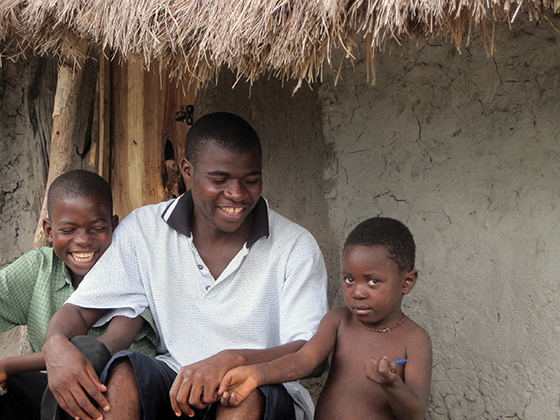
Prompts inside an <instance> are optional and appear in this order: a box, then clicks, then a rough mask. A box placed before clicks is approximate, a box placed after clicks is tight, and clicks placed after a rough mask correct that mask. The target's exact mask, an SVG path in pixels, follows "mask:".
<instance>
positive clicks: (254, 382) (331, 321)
mask: <svg viewBox="0 0 560 420" xmlns="http://www.w3.org/2000/svg"><path fill="white" fill-rule="evenodd" d="M341 309H344V308H339V309H334V310H332V311H330V312H329V313H328V314H327V315H325V317H324V318H323V320H322V321H321V323H320V324H319V328H318V330H317V333H316V334H315V335H314V336H313V337H312V338H311V339H310V340H309V341H308V342H307V343H305V345H304V346H303V347H302V348H301V349H300V350H298V351H297V352H295V353H291V354H286V355H284V356H282V357H280V358H277V359H275V360H272V361H269V362H266V363H259V364H254V365H248V366H241V367H237V368H235V369H232V370H230V371H229V372H227V373H226V375H225V376H224V378H223V379H222V381H221V383H220V387H219V389H218V394H219V395H220V396H221V402H222V404H223V405H225V406H231V407H236V406H238V405H239V404H240V403H241V402H243V400H244V399H245V398H247V397H248V396H249V394H250V393H251V392H252V391H253V390H254V389H255V388H257V387H259V386H263V385H270V384H279V383H284V382H290V381H296V380H298V379H302V378H306V377H309V376H314V375H315V376H318V375H320V374H321V373H322V368H323V366H324V363H325V361H326V360H327V358H328V357H329V354H330V353H331V351H332V349H333V348H334V346H335V344H336V335H337V331H338V326H339V325H340V321H341V319H342V315H343V313H344V311H343V310H341Z"/></svg>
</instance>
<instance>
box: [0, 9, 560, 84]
mask: <svg viewBox="0 0 560 420" xmlns="http://www.w3.org/2000/svg"><path fill="white" fill-rule="evenodd" d="M521 8H524V9H525V10H528V11H529V12H530V13H531V14H532V15H534V16H535V15H536V16H537V17H538V16H539V14H541V13H543V12H544V11H546V10H553V11H555V12H556V11H558V10H559V9H560V0H355V1H351V0H0V40H3V45H4V46H6V45H7V44H11V51H21V50H23V49H24V48H26V47H27V48H32V49H34V50H36V51H38V52H39V53H54V54H57V53H60V51H61V48H62V45H63V43H64V41H65V40H66V42H70V43H72V42H75V41H74V40H75V39H85V40H87V42H88V43H89V44H90V45H93V46H96V47H98V48H101V49H103V50H104V51H106V52H108V53H109V54H111V55H114V54H117V53H119V54H120V55H122V57H124V58H125V59H131V60H140V61H141V62H143V63H144V64H145V65H146V67H149V66H150V65H152V64H153V63H154V62H158V63H161V64H162V65H164V66H166V67H167V68H168V69H170V70H171V72H172V73H174V74H177V75H179V76H181V75H184V74H188V73H191V74H193V75H194V76H195V77H196V78H197V79H198V81H199V82H202V83H204V82H206V81H208V80H210V79H212V78H213V77H214V76H215V75H216V74H217V72H218V71H219V69H220V68H221V67H224V66H225V67H228V68H230V69H232V70H233V71H234V72H237V74H238V75H239V77H244V78H247V79H249V80H254V79H256V78H258V77H259V76H261V75H263V74H265V73H267V74H272V75H273V76H276V77H282V78H295V79H300V80H308V81H314V80H316V79H317V77H318V76H319V75H320V71H321V69H322V66H323V65H324V64H325V62H327V61H329V59H330V53H331V51H332V49H333V48H335V47H337V48H343V49H345V50H347V51H348V52H349V55H351V53H352V51H353V50H354V49H355V47H356V45H357V42H358V41H363V42H365V43H366V45H367V46H368V48H369V51H370V53H374V52H376V51H378V50H379V49H382V48H383V47H384V46H385V44H386V43H387V41H397V42H402V41H403V40H407V39H409V38H411V37H417V36H421V37H425V36H430V35H442V36H444V37H446V38H447V39H448V40H450V41H452V42H454V43H455V44H456V45H457V46H458V47H460V45H461V43H462V38H463V36H464V34H467V33H468V34H471V33H479V34H482V35H483V36H486V35H485V34H488V33H492V27H493V25H494V23H495V22H496V21H500V20H504V19H510V20H511V19H513V18H514V17H515V14H516V13H517V11H518V10H519V9H521ZM68 40H70V41H68ZM15 44H17V45H15ZM14 45H15V46H14ZM370 56H371V57H373V54H370Z"/></svg>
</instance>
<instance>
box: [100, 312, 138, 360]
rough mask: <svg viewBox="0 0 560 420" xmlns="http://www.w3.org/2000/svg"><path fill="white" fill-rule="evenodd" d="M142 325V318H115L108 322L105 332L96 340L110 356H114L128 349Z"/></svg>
mask: <svg viewBox="0 0 560 420" xmlns="http://www.w3.org/2000/svg"><path fill="white" fill-rule="evenodd" d="M143 325H144V318H142V317H141V316H140V315H139V316H137V317H136V318H128V317H126V316H116V317H114V318H113V319H111V321H110V322H109V325H108V326H107V331H105V333H104V334H103V335H101V336H99V337H97V339H98V340H99V341H101V342H102V343H103V344H105V346H107V348H108V349H109V352H110V353H111V355H114V354H115V353H116V352H118V351H120V350H125V349H127V348H129V347H130V345H131V344H132V343H133V341H134V339H135V338H136V336H137V335H138V333H139V332H140V330H141V329H142V326H143Z"/></svg>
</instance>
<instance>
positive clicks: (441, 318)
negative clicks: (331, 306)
mask: <svg viewBox="0 0 560 420" xmlns="http://www.w3.org/2000/svg"><path fill="white" fill-rule="evenodd" d="M549 18H550V21H551V22H552V24H553V25H554V26H555V27H557V28H558V27H560V18H558V17H554V16H553V17H550V16H549ZM418 43H419V44H421V45H420V48H419V49H418V48H416V47H415V45H412V44H410V45H407V46H406V47H405V49H404V51H402V54H401V50H399V48H398V47H393V50H392V54H389V53H385V54H379V55H378V56H377V58H376V70H377V84H376V85H375V86H374V87H371V86H370V85H369V84H368V83H367V82H366V64H365V63H364V61H363V60H361V59H358V60H357V61H356V62H355V66H356V70H355V71H354V70H353V69H352V64H351V63H346V67H345V68H344V69H343V73H342V76H343V77H342V78H341V80H339V81H338V86H337V87H334V76H331V75H330V73H328V72H325V74H326V75H327V78H326V80H325V82H324V83H323V85H322V86H321V88H320V89H319V97H320V98H321V100H322V102H323V121H324V127H323V133H324V136H325V141H326V142H327V143H328V144H330V145H332V146H333V147H334V150H335V153H336V159H334V160H333V161H332V166H331V167H329V168H327V170H326V171H325V177H326V180H327V181H328V182H330V183H331V184H332V185H333V187H332V189H331V191H330V192H329V193H328V197H329V198H330V201H329V218H330V223H331V225H332V226H334V230H335V235H336V237H337V239H338V241H339V246H340V247H342V244H343V240H344V238H345V237H346V235H347V234H348V233H349V232H350V230H351V229H352V228H353V227H354V226H356V224H358V223H359V222H361V221H363V220H365V219H367V218H369V217H372V216H376V215H383V216H389V217H394V218H397V219H399V220H401V221H403V222H404V223H405V224H407V225H408V226H409V228H410V229H411V231H412V233H413V234H414V236H415V239H416V244H417V261H416V266H417V269H418V270H419V279H418V283H417V285H416V287H415V289H414V290H413V291H412V292H411V294H410V295H408V296H407V297H405V301H404V302H405V303H404V306H405V312H406V313H408V314H409V315H410V316H411V318H413V319H415V320H416V321H417V322H419V323H420V324H421V325H423V326H424V327H425V328H426V329H427V330H428V332H429V333H430V335H431V337H432V341H433V346H434V370H433V383H432V394H431V401H430V408H429V413H428V417H427V418H428V419H438V420H439V419H528V420H531V419H558V418H560V403H559V401H560V387H559V386H558V383H559V379H560V374H559V373H558V372H560V359H559V358H558V357H557V355H558V352H559V351H560V290H559V289H558V286H557V285H558V282H557V278H558V270H559V268H560V267H559V266H558V264H559V263H558V258H557V256H558V255H559V254H560V211H559V208H558V207H559V204H560V163H559V162H560V160H559V157H560V142H559V141H558V140H559V139H560V125H559V124H558V110H560V72H559V71H558V67H559V66H560V50H559V48H558V46H559V44H560V33H559V32H557V31H555V30H554V29H553V28H552V26H551V25H550V24H549V22H548V21H547V20H545V19H543V20H541V21H540V22H537V21H533V22H529V20H528V17H527V16H526V15H523V16H518V18H517V20H516V22H515V23H514V24H512V25H511V30H510V29H509V28H508V26H507V25H503V26H501V27H500V31H499V37H498V39H497V42H496V53H495V54H494V56H493V57H491V58H487V57H486V52H485V49H484V46H483V45H482V43H481V42H480V40H476V41H474V42H471V44H470V45H469V46H463V48H462V54H459V53H458V52H457V51H456V49H455V48H454V47H453V46H451V45H448V44H446V43H444V42H442V40H440V39H435V40H428V41H425V40H419V41H418ZM362 57H365V54H364V55H362ZM337 60H338V59H337V58H335V59H334V60H333V62H338V61H337ZM335 300H336V301H338V302H339V303H342V302H343V300H342V297H341V296H340V295H338V296H336V297H335Z"/></svg>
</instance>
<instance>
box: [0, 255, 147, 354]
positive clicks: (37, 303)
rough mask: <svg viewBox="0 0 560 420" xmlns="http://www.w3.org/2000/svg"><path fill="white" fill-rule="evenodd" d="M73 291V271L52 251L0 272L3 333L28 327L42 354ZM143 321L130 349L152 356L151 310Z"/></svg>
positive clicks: (0, 329) (98, 331)
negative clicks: (57, 314)
mask: <svg viewBox="0 0 560 420" xmlns="http://www.w3.org/2000/svg"><path fill="white" fill-rule="evenodd" d="M73 291H74V287H73V286H72V282H71V280H70V270H69V269H68V267H67V266H66V265H65V264H64V262H63V261H62V260H61V259H60V258H58V256H57V255H56V254H55V253H54V251H53V249H52V248H37V249H34V250H33V251H30V252H28V253H27V254H25V255H23V256H21V257H20V258H18V259H17V260H16V261H14V262H13V263H12V264H10V265H9V266H8V267H6V268H4V269H2V270H0V332H3V331H7V330H9V329H11V328H13V327H15V326H17V325H27V334H28V337H29V342H30V344H31V348H32V349H33V351H40V350H41V348H42V347H43V344H44V340H45V333H46V331H47V326H48V325H49V321H50V319H51V318H52V316H53V315H54V313H55V312H56V311H57V310H58V309H59V308H60V307H61V306H62V305H63V304H64V302H66V300H67V299H68V298H69V297H70V295H71V294H72V292H73ZM142 317H144V319H146V320H147V321H148V322H145V323H144V326H143V327H142V330H141V331H140V334H138V336H137V337H136V340H135V341H134V343H132V346H131V347H130V348H131V349H132V350H136V351H139V352H142V353H146V354H149V355H152V356H153V355H155V354H156V343H157V336H156V333H155V328H154V327H153V325H154V322H153V319H152V315H151V313H150V311H149V310H148V309H147V310H146V311H145V312H144V313H143V314H142ZM106 329H107V324H105V325H104V326H101V327H95V328H92V329H90V330H89V332H88V335H89V336H91V337H98V336H100V335H101V334H103V333H104V332H105V330H106Z"/></svg>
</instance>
